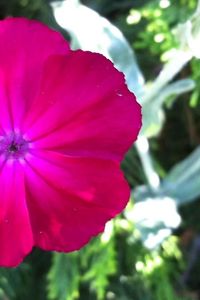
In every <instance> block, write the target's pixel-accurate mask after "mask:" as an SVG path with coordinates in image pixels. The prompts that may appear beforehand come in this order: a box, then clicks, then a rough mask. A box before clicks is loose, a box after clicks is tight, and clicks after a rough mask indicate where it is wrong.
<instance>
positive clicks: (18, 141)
mask: <svg viewBox="0 0 200 300" xmlns="http://www.w3.org/2000/svg"><path fill="white" fill-rule="evenodd" d="M28 148H29V145H28V142H27V141H26V140H25V139H24V138H23V137H22V136H21V135H20V134H16V133H10V134H8V135H4V136H0V156H3V157H4V158H5V159H18V158H23V157H24V156H25V154H26V153H27V151H28Z"/></svg>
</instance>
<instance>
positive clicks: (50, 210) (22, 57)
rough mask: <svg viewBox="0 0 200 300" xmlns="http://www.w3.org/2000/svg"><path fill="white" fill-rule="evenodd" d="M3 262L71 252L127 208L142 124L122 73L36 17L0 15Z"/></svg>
mask: <svg viewBox="0 0 200 300" xmlns="http://www.w3.org/2000/svg"><path fill="white" fill-rule="evenodd" d="M0 43H1V45H0V86H1V89H0V265H1V266H15V265H17V264H19V263H20V262H21V261H22V259H23V258H24V256H25V255H26V254H27V253H29V252H30V251H31V249H32V247H33V246H36V247H40V248H42V249H44V250H56V251H65V252H68V251H73V250H77V249H79V248H80V247H82V246H83V245H85V244H86V243H87V242H88V241H89V239H90V238H91V237H93V236H95V235H97V234H98V233H100V232H102V231H103V230H104V225H105V223H106V221H108V220H109V219H111V218H113V217H114V216H115V215H116V214H118V213H120V212H121V211H122V209H123V208H124V207H125V206H126V204H127V201H128V199H129V187H128V184H127V183H126V181H125V180H124V177H123V174H122V172H121V171H120V162H121V160H122V158H123V156H124V154H125V152H126V151H127V150H128V148H129V147H130V146H131V144H132V143H133V141H134V140H135V139H136V137H137V134H138V131H139V129H140V126H141V113H140V106H139V104H138V103H137V102H136V100H135V97H134V95H133V94H132V93H130V92H129V90H128V89H127V86H126V84H125V82H124V77H123V75H122V74H121V73H120V72H118V71H117V70H116V69H115V68H114V67H113V64H112V63H111V62H110V61H109V60H107V59H106V58H104V57H103V56H102V55H100V54H95V53H91V52H83V51H80V50H79V51H71V50H70V49H69V46H68V44H67V42H66V41H65V40H64V39H63V37H62V36H61V35H60V34H59V33H57V32H55V31H53V30H51V29H49V28H48V27H46V26H45V25H43V24H41V23H40V22H37V21H30V20H26V19H24V18H9V19H6V20H4V21H1V22H0Z"/></svg>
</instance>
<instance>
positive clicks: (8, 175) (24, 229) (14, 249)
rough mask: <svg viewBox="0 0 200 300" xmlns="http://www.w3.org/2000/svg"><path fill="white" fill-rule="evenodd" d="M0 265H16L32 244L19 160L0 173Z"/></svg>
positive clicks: (2, 167)
mask: <svg viewBox="0 0 200 300" xmlns="http://www.w3.org/2000/svg"><path fill="white" fill-rule="evenodd" d="M0 197H1V210H0V266H9V267H10V266H12V267H13V266H16V265H18V264H19V263H20V262H21V261H22V260H23V258H24V257H25V255H27V254H28V253H29V252H30V251H31V249H32V246H33V237H32V230H31V226H30V222H29V214H28V211H27V206H26V199H25V191H24V174H23V170H22V168H21V165H20V164H19V163H18V162H14V161H9V162H7V163H4V165H2V166H1V172H0Z"/></svg>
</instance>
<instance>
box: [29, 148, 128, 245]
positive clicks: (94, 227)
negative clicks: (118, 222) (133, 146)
mask: <svg viewBox="0 0 200 300" xmlns="http://www.w3.org/2000/svg"><path fill="white" fill-rule="evenodd" d="M27 164H28V165H29V167H28V165H26V166H25V172H26V190H27V199H28V206H29V211H30V212H31V214H30V218H31V223H32V228H33V234H34V239H35V244H36V245H37V246H40V247H41V248H43V249H46V250H58V251H72V250H77V249H79V248H80V247H81V246H83V245H84V244H85V243H87V242H88V240H89V239H90V238H91V237H93V236H95V235H97V234H98V233H99V232H102V231H103V229H104V225H105V223H106V221H108V220H109V219H111V218H112V217H114V216H115V215H116V214H118V213H119V212H120V211H121V210H122V209H123V208H124V207H125V206H126V203H127V201H128V199H129V194H130V193H129V188H128V185H127V183H126V182H125V180H124V178H123V175H122V172H121V171H120V170H119V164H118V163H116V162H112V161H107V160H98V159H92V158H78V157H77V158H74V157H67V156H64V155H60V154H57V153H53V152H46V151H43V152H41V151H37V152H35V153H34V156H30V157H29V158H27Z"/></svg>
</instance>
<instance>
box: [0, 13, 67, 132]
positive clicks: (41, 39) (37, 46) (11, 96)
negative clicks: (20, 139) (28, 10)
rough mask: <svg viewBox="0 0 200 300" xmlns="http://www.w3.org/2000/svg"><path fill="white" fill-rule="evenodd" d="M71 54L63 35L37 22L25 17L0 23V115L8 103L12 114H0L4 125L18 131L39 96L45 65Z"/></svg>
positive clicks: (8, 108) (8, 109) (0, 122)
mask: <svg viewBox="0 0 200 300" xmlns="http://www.w3.org/2000/svg"><path fill="white" fill-rule="evenodd" d="M68 52H69V47H68V44H67V42H66V41H65V40H64V38H63V37H62V36H61V34H60V33H58V32H55V31H53V30H51V29H49V28H48V27H47V26H45V25H44V24H42V23H40V22H38V21H33V20H28V19H25V18H8V19H5V20H3V21H0V85H1V95H0V96H1V97H0V113H1V112H2V110H1V106H2V104H3V105H5V103H7V101H9V105H10V107H9V106H7V111H9V115H8V116H7V115H5V114H1V116H3V120H0V124H1V125H2V123H3V125H4V127H5V126H7V127H14V129H19V127H20V125H21V120H22V117H23V115H24V114H25V112H26V110H28V109H29V106H30V103H31V102H32V101H33V100H34V97H35V96H36V95H37V93H38V89H39V85H40V79H41V74H42V70H43V64H44V62H45V61H46V59H47V58H48V57H49V56H51V55H55V54H67V53H68ZM2 93H3V94H4V95H3V97H2ZM7 113H8V112H7ZM5 118H6V120H4V119H5ZM8 124H10V126H8ZM6 129H7V128H6ZM8 129H9V128H8Z"/></svg>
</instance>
